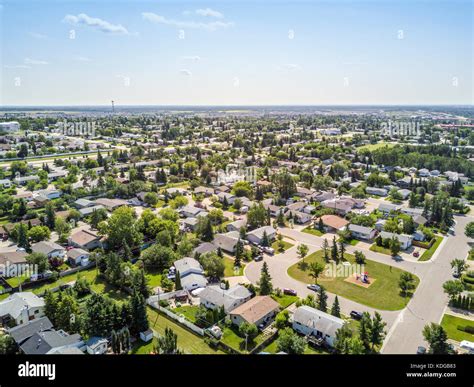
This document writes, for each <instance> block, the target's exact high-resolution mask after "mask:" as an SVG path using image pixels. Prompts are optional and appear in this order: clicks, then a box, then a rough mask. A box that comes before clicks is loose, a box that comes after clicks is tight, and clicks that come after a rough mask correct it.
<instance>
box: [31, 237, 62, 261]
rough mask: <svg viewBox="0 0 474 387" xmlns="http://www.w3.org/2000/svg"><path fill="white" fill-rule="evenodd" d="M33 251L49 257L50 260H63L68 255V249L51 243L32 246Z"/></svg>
mask: <svg viewBox="0 0 474 387" xmlns="http://www.w3.org/2000/svg"><path fill="white" fill-rule="evenodd" d="M31 250H32V251H33V252H34V253H42V254H45V255H47V256H48V258H50V259H51V258H61V259H63V258H64V256H65V255H66V249H65V248H64V247H62V246H60V245H58V244H57V243H54V242H50V241H41V242H38V243H35V244H34V245H33V246H31Z"/></svg>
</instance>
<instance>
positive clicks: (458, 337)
mask: <svg viewBox="0 0 474 387" xmlns="http://www.w3.org/2000/svg"><path fill="white" fill-rule="evenodd" d="M441 326H442V327H443V328H444V330H445V331H446V333H447V334H448V337H449V338H450V339H452V340H455V341H463V340H468V341H474V334H472V333H469V332H464V331H462V330H460V329H458V327H466V326H469V327H471V329H474V321H473V320H467V319H465V318H461V317H457V316H453V315H450V314H445V315H444V316H443V320H442V321H441Z"/></svg>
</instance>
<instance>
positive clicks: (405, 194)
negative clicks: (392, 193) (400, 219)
mask: <svg viewBox="0 0 474 387" xmlns="http://www.w3.org/2000/svg"><path fill="white" fill-rule="evenodd" d="M397 192H398V194H399V195H400V196H401V197H402V199H403V200H406V199H408V197H409V196H410V195H411V191H410V190H409V189H399V190H398V191H397Z"/></svg>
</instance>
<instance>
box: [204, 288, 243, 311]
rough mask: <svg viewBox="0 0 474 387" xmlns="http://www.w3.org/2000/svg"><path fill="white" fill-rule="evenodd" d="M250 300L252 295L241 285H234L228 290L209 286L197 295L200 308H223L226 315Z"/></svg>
mask: <svg viewBox="0 0 474 387" xmlns="http://www.w3.org/2000/svg"><path fill="white" fill-rule="evenodd" d="M251 298H252V293H250V291H249V290H248V289H247V288H246V287H245V286H242V285H235V286H232V287H230V288H229V289H222V288H221V287H220V286H219V285H210V286H207V287H206V288H205V289H204V290H203V291H202V292H201V293H199V300H200V303H201V305H202V306H205V307H206V308H208V309H216V308H220V307H223V308H224V311H225V312H226V313H229V312H231V311H232V310H234V309H235V308H237V307H238V306H239V305H242V304H243V303H245V302H247V301H248V300H250V299H251Z"/></svg>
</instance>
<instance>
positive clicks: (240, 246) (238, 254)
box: [234, 238, 244, 266]
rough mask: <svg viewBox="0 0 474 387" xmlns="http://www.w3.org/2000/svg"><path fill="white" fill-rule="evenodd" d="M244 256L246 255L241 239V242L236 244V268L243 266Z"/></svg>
mask: <svg viewBox="0 0 474 387" xmlns="http://www.w3.org/2000/svg"><path fill="white" fill-rule="evenodd" d="M243 255H244V244H243V243H242V241H241V240H240V238H239V240H238V241H237V243H236V244H235V261H234V265H235V266H240V265H241V262H242V257H243Z"/></svg>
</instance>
